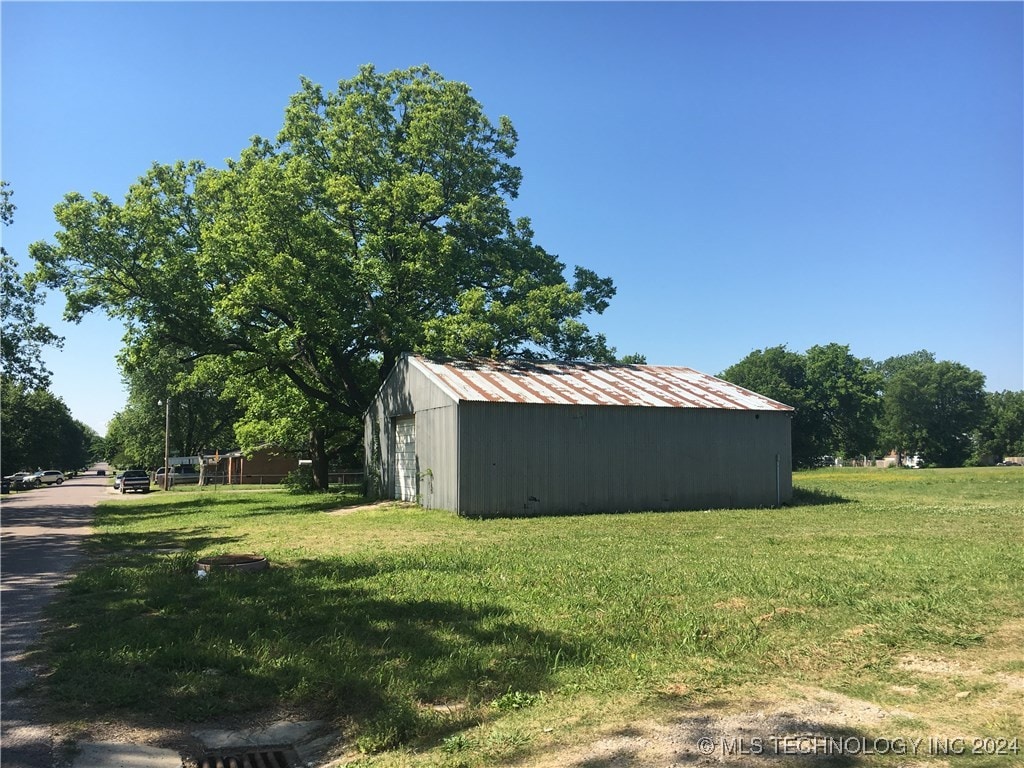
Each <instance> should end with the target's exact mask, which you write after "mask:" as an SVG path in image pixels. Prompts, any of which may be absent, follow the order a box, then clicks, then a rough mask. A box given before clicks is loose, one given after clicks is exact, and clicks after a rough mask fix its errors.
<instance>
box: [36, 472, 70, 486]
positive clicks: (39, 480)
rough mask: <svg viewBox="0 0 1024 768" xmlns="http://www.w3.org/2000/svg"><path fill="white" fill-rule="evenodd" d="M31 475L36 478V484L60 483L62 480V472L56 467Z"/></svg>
mask: <svg viewBox="0 0 1024 768" xmlns="http://www.w3.org/2000/svg"><path fill="white" fill-rule="evenodd" d="M33 477H34V478H35V479H36V485H60V484H61V483H63V482H64V473H63V472H58V471H57V470H56V469H47V470H44V471H42V472H36V473H35V474H34V475H33Z"/></svg>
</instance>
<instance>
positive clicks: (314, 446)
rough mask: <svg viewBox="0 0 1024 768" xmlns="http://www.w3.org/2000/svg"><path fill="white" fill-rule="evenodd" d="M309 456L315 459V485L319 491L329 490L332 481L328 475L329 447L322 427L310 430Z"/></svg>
mask: <svg viewBox="0 0 1024 768" xmlns="http://www.w3.org/2000/svg"><path fill="white" fill-rule="evenodd" d="M309 458H310V459H312V461H313V487H314V488H316V490H318V491H327V490H329V486H330V481H329V478H328V476H327V473H328V465H329V462H328V460H327V448H326V446H325V444H324V433H323V430H321V429H316V428H314V429H312V430H310V432H309Z"/></svg>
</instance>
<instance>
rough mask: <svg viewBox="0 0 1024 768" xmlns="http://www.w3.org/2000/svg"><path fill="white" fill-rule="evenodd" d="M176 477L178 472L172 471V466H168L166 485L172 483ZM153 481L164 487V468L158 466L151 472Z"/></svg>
mask: <svg viewBox="0 0 1024 768" xmlns="http://www.w3.org/2000/svg"><path fill="white" fill-rule="evenodd" d="M177 479H178V473H177V472H175V471H174V467H170V468H169V470H168V472H167V480H168V485H174V483H175V481H176V480H177ZM153 482H154V483H155V484H156V485H157V486H159V487H160V488H163V487H164V468H163V467H159V468H158V469H157V471H156V472H154V473H153Z"/></svg>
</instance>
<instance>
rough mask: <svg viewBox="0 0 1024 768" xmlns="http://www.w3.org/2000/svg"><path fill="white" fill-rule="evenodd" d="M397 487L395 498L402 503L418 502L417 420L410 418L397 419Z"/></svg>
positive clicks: (394, 489)
mask: <svg viewBox="0 0 1024 768" xmlns="http://www.w3.org/2000/svg"><path fill="white" fill-rule="evenodd" d="M394 446H395V461H394V464H392V466H393V467H394V468H395V485H394V488H393V489H392V490H393V496H394V498H396V499H401V500H402V501H416V419H415V417H413V416H408V417H405V418H401V419H395V440H394Z"/></svg>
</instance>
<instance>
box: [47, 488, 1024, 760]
mask: <svg viewBox="0 0 1024 768" xmlns="http://www.w3.org/2000/svg"><path fill="white" fill-rule="evenodd" d="M794 484H795V488H796V493H795V499H794V503H793V505H792V506H789V507H785V508H782V509H763V510H729V511H709V512H677V513H651V514H628V515H595V516H586V517H560V518H535V519H515V520H512V519H510V520H489V521H479V520H464V519H459V518H457V517H455V516H454V515H452V514H450V513H445V512H436V511H429V510H422V509H419V508H416V507H409V506H395V505H384V506H374V507H369V508H366V507H361V508H356V509H352V510H344V509H342V510H341V511H340V512H339V511H337V510H339V508H343V507H344V506H345V505H349V504H355V503H356V502H357V500H356V499H354V498H351V497H339V496H331V497H327V498H324V497H311V496H295V495H291V494H288V493H284V492H267V491H253V492H233V491H227V490H221V491H219V492H213V491H211V490H209V489H204V490H202V491H199V490H196V491H188V492H185V491H176V492H175V493H172V494H152V495H150V496H148V497H144V498H130V499H126V500H123V501H116V502H110V503H107V504H104V505H102V506H101V507H100V508H99V509H98V512H97V519H96V524H97V529H98V532H97V534H96V535H95V536H94V537H93V538H92V539H91V541H90V545H89V547H90V554H91V558H90V564H89V565H88V566H87V567H85V568H84V569H83V570H82V571H81V573H80V574H79V575H78V576H77V577H76V578H75V579H73V580H72V581H71V582H69V583H68V584H67V586H66V587H65V588H64V590H63V595H62V599H60V600H59V601H58V603H57V604H56V605H55V608H54V611H53V614H52V616H53V619H54V623H53V627H54V628H53V630H52V631H50V632H49V633H48V634H47V636H46V641H47V644H46V647H45V649H44V650H43V651H42V652H41V653H40V657H39V660H40V661H42V662H43V663H45V664H46V666H47V667H48V668H49V670H51V672H50V674H49V675H48V676H47V677H46V684H45V686H43V688H42V689H41V691H40V694H41V695H44V696H45V697H46V698H47V700H48V701H49V702H50V706H51V708H52V711H53V715H54V717H55V718H56V719H57V720H58V721H60V722H65V723H84V722H88V721H91V720H97V719H112V718H115V719H116V718H120V719H122V720H125V721H130V722H160V721H168V722H171V721H173V722H202V721H208V720H211V719H217V718H222V717H229V716H242V717H244V716H245V715H246V714H249V713H253V714H255V713H263V712H266V711H268V710H274V709H280V710H282V711H286V710H292V711H296V712H301V713H303V714H304V715H307V716H316V717H321V718H328V719H330V720H333V721H336V722H338V723H339V724H340V725H342V726H343V728H344V730H345V732H346V734H348V735H349V736H350V737H351V744H350V746H351V754H352V755H357V756H358V757H357V758H355V759H357V761H358V762H359V763H360V764H365V765H368V766H369V765H373V766H395V765H451V766H455V765H460V766H477V765H480V766H482V765H493V764H497V763H512V762H516V761H519V762H520V763H522V764H524V765H541V764H549V763H550V764H551V765H558V764H578V765H581V766H582V765H593V766H597V765H613V764H615V763H614V762H613V761H611V760H605V762H600V760H598V759H597V758H593V759H590V761H589V762H587V759H585V758H583V757H580V758H579V759H578V760H577V762H576V763H572V762H571V761H570V760H569V759H568V757H567V756H568V755H570V753H571V754H573V755H585V754H586V749H587V744H588V743H589V742H590V741H592V740H593V739H596V738H599V737H601V736H602V735H605V736H607V734H609V733H620V734H621V733H627V732H628V729H629V728H630V726H631V724H635V723H638V722H650V723H658V722H662V723H663V722H669V721H671V720H672V718H673V717H677V718H678V713H680V712H683V711H686V712H696V711H711V710H712V709H715V708H716V707H717V708H718V710H719V711H721V712H730V713H733V714H736V713H739V712H740V711H741V710H742V708H743V707H744V706H746V705H747V704H749V703H750V701H752V697H753V698H755V699H756V698H758V697H760V703H761V704H762V705H764V702H765V700H766V699H767V698H771V697H774V699H773V700H777V701H782V702H785V701H788V700H789V699H794V697H795V699H794V700H797V699H800V698H801V697H803V699H805V700H807V699H808V697H810V698H813V695H812V694H810V693H808V691H813V692H830V693H834V694H836V695H837V696H842V697H845V698H844V701H857V702H864V703H865V706H866V705H867V704H870V705H871V706H874V707H879V708H887V709H891V710H894V711H898V712H900V713H902V714H900V716H899V717H898V718H897V719H896V720H891V721H890V722H891V723H892V724H895V725H898V726H899V727H898V729H897V730H898V732H899V735H905V734H919V735H923V736H927V737H931V736H933V735H936V734H938V735H942V736H943V737H948V736H954V737H977V738H981V739H988V738H991V739H997V738H1017V739H1019V740H1020V747H1021V749H1024V722H1022V714H1021V713H1022V710H1024V697H1022V692H1021V688H1022V685H1021V681H1022V679H1024V652H1022V650H1021V648H1022V645H1021V643H1022V642H1024V639H1022V637H1021V634H1022V630H1024V622H1022V621H1021V617H1022V616H1024V581H1022V574H1024V545H1022V539H1024V470H1020V469H1019V468H991V469H970V470H918V471H900V470H858V469H841V470H818V471H814V472H808V473H800V474H797V475H796V476H795V478H794ZM237 552H259V553H261V554H264V555H266V556H267V557H268V558H269V559H270V560H271V562H272V567H271V568H270V570H268V571H266V572H264V573H262V574H258V575H234V574H225V573H219V572H216V571H214V572H212V573H211V574H210V576H209V577H207V578H204V579H200V578H196V576H195V570H194V562H195V559H196V555H199V554H219V553H237ZM972 659H974V660H975V661H971V660H972ZM979 659H980V660H982V661H977V660H979ZM929 665H930V666H929ZM976 673H977V674H976ZM814 695H818V694H817V693H814ZM55 702H60V703H59V704H57V703H55ZM748 708H749V707H748ZM859 727H860V731H857V730H854V731H851V732H859V733H866V732H868V731H866V730H865V728H866V726H865V725H864V723H861V724H860V726H859ZM893 727H894V726H893ZM889 733H892V731H890V732H889ZM566 750H568V751H566ZM573 750H575V751H573ZM954 751H955V750H954ZM360 755H361V756H360ZM559 755H561V757H559ZM574 759H575V758H574ZM886 759H887V758H884V757H880V756H874V757H872V756H863V757H858V758H856V759H855V760H853V763H849V762H848V763H844V764H857V765H861V764H864V765H872V764H874V763H875V762H879V763H880V764H889V763H887V762H885V761H886ZM942 759H943V760H945V761H947V762H950V761H951V762H950V764H952V765H959V764H961V763H963V764H970V765H993V766H995V765H1005V764H1006V761H1007V760H1012V759H1013V758H1012V756H1011V757H1006V756H1002V757H998V756H987V757H986V756H982V757H979V758H974V757H973V756H968V755H961V756H957V755H955V754H954V755H953V756H951V757H943V758H942ZM1017 759H1018V760H1019V759H1020V756H1018V757H1017ZM634 764H640V762H639V758H638V761H637V762H636V763H634ZM773 764H778V763H773ZM801 764H803V763H801Z"/></svg>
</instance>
